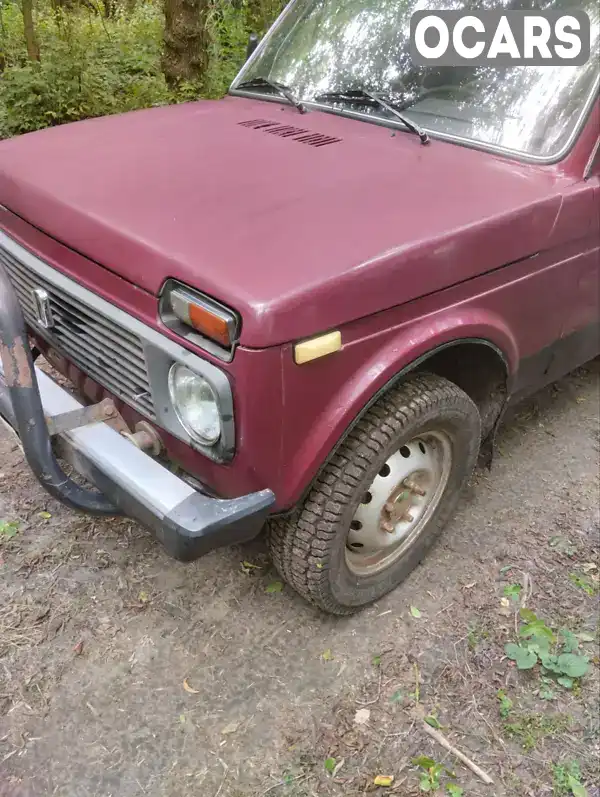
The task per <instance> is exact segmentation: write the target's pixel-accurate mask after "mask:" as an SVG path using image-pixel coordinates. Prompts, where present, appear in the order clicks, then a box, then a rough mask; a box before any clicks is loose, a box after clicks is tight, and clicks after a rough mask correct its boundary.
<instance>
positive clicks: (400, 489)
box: [269, 374, 481, 614]
mask: <svg viewBox="0 0 600 797" xmlns="http://www.w3.org/2000/svg"><path fill="white" fill-rule="evenodd" d="M480 436H481V419H480V417H479V411H478V409H477V407H476V405H475V404H474V403H473V402H472V401H471V399H470V398H469V396H467V394H466V393H465V392H464V391H462V390H461V389H460V388H458V387H457V386H456V385H454V384H453V383H452V382H449V381H448V380H447V379H444V378H442V377H438V376H433V375H430V374H417V375H415V376H412V377H409V378H408V379H406V381H404V382H402V383H401V384H399V385H398V386H396V387H394V388H392V389H391V390H390V391H389V392H388V393H386V394H385V395H384V396H382V397H381V398H380V399H379V400H378V401H377V402H376V403H375V404H374V405H373V406H372V407H371V408H370V409H369V410H368V411H367V412H366V413H365V415H364V416H363V418H361V420H360V421H359V422H358V423H357V424H356V425H355V426H354V427H353V428H352V430H351V431H350V433H349V434H348V436H347V437H346V438H345V440H344V441H343V443H342V444H341V445H340V447H339V449H338V450H337V452H336V453H335V454H334V456H333V457H332V459H331V460H330V462H329V463H328V464H327V465H326V466H325V468H324V469H323V471H322V472H321V474H320V475H319V477H318V478H317V480H316V482H315V484H314V485H313V488H312V489H311V492H310V494H309V496H308V498H307V499H306V501H305V502H304V504H303V505H302V506H301V507H300V508H299V509H298V510H297V512H296V513H294V515H293V516H292V517H290V518H280V519H274V520H272V521H271V522H270V524H269V542H270V548H271V554H272V557H273V561H274V563H275V566H276V567H277V569H278V570H279V572H280V573H281V575H282V576H283V577H284V578H285V579H286V581H288V583H289V584H290V585H291V586H292V587H294V589H296V590H297V591H298V592H299V593H300V594H301V595H302V596H303V597H305V598H306V599H307V600H309V601H310V602H311V603H314V604H316V605H317V606H319V607H320V608H322V609H324V610H325V611H327V612H331V613H332V614H351V613H352V612H355V611H357V610H358V609H360V608H361V607H362V606H365V605H367V604H369V603H371V602H372V601H374V600H377V598H380V597H381V596H382V595H385V594H386V593H387V592H389V591H390V590H392V589H394V587H396V586H398V584H400V583H401V582H402V581H404V579H405V578H406V577H407V576H408V574H409V573H410V572H411V571H412V570H413V569H414V568H415V567H416V566H417V564H418V563H419V562H420V561H421V560H422V559H423V557H424V556H425V554H426V553H427V551H428V549H429V548H430V546H431V545H432V543H433V542H434V541H435V539H436V538H437V537H438V536H439V534H440V532H441V531H442V529H443V527H444V525H445V524H446V522H447V520H448V519H449V517H450V516H451V515H452V513H453V511H454V508H455V506H456V502H457V500H458V498H459V495H460V492H461V490H462V488H463V486H464V485H465V483H466V482H467V480H468V479H469V477H470V475H471V473H472V471H473V468H474V466H475V462H476V460H477V454H478V452H479V444H480Z"/></svg>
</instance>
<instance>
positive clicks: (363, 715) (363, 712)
mask: <svg viewBox="0 0 600 797" xmlns="http://www.w3.org/2000/svg"><path fill="white" fill-rule="evenodd" d="M370 716H371V712H370V711H369V709H368V708H359V710H358V711H357V712H356V714H355V715H354V722H355V724H356V725H366V723H367V722H368V721H369V717H370Z"/></svg>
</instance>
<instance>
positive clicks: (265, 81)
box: [235, 77, 306, 113]
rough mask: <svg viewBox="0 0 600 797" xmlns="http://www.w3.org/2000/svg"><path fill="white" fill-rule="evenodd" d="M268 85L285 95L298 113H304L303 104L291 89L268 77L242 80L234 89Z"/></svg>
mask: <svg viewBox="0 0 600 797" xmlns="http://www.w3.org/2000/svg"><path fill="white" fill-rule="evenodd" d="M265 86H268V87H269V88H272V89H275V91H276V92H277V93H278V94H279V95H280V96H281V97H285V99H286V100H287V101H288V102H289V103H290V105H293V106H294V108H296V109H297V110H298V111H300V113H306V107H305V105H304V104H303V103H302V102H300V100H299V99H298V98H297V97H295V96H294V94H293V93H292V91H291V89H289V88H288V86H285V85H284V84H283V83H279V82H278V81H277V80H271V78H268V77H255V78H252V80H244V81H243V82H242V83H238V85H237V86H235V88H236V89H254V88H264V87H265Z"/></svg>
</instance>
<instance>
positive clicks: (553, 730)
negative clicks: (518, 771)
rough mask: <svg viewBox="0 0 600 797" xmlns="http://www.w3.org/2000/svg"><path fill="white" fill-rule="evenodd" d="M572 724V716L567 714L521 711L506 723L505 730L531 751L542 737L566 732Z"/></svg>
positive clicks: (524, 748)
mask: <svg viewBox="0 0 600 797" xmlns="http://www.w3.org/2000/svg"><path fill="white" fill-rule="evenodd" d="M570 724H571V718H570V717H568V716H566V715H565V714H537V713H530V714H528V713H521V714H518V715H516V716H513V717H512V719H511V721H510V722H507V723H505V724H504V730H505V732H506V734H507V735H508V736H510V737H511V738H513V739H517V740H518V741H519V742H520V744H521V747H522V748H523V750H525V751H526V752H529V751H531V750H533V749H534V748H535V747H536V746H537V744H538V742H540V741H541V740H542V739H544V738H546V737H554V736H559V735H560V734H561V733H564V731H566V730H567V729H568V728H569V726H570Z"/></svg>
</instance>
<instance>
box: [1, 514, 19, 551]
mask: <svg viewBox="0 0 600 797" xmlns="http://www.w3.org/2000/svg"><path fill="white" fill-rule="evenodd" d="M18 533H19V524H18V523H17V521H16V520H0V545H1V544H2V543H3V542H7V541H8V540H12V538H13V537H16V536H17V534H18Z"/></svg>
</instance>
